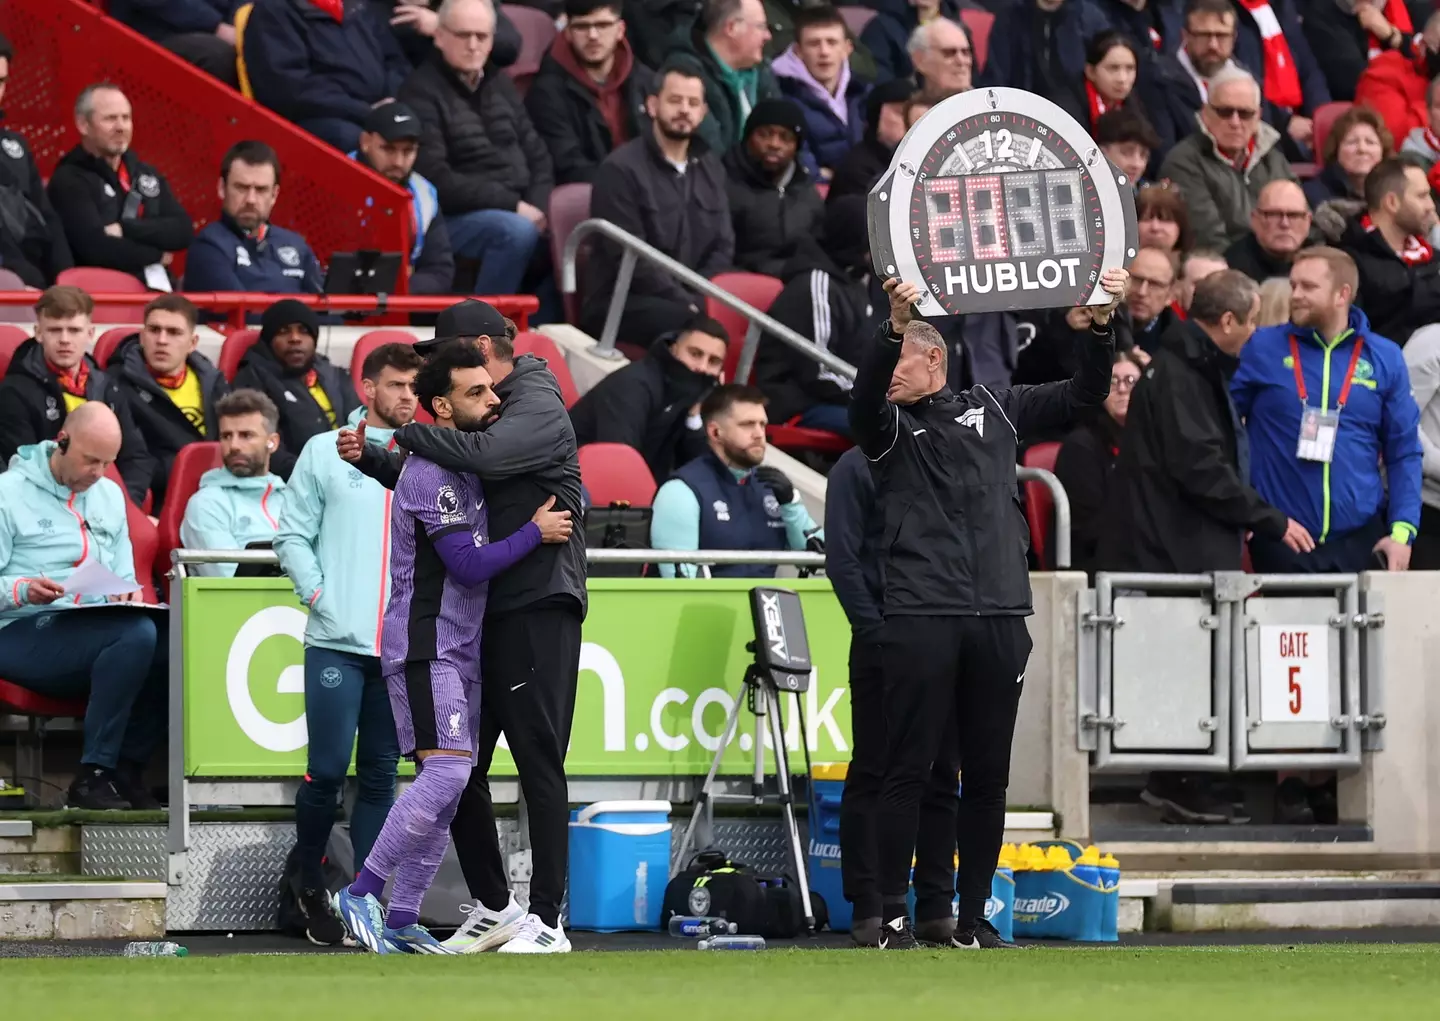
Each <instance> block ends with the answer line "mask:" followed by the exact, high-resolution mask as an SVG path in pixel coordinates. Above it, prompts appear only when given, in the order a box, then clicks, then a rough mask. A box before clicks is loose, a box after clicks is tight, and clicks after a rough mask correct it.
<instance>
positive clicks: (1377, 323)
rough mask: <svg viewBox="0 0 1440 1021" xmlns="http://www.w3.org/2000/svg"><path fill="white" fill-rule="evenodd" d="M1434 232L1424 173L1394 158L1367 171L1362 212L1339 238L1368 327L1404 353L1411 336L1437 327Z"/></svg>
mask: <svg viewBox="0 0 1440 1021" xmlns="http://www.w3.org/2000/svg"><path fill="white" fill-rule="evenodd" d="M1434 227H1435V199H1434V198H1433V196H1432V195H1431V193H1430V182H1429V181H1428V180H1427V179H1426V174H1425V171H1424V169H1422V168H1421V167H1420V166H1418V165H1417V164H1415V163H1411V162H1409V161H1408V160H1406V159H1404V158H1402V157H1397V158H1394V159H1388V160H1385V161H1384V162H1383V163H1381V164H1380V165H1379V166H1377V167H1376V168H1375V169H1374V170H1372V171H1370V176H1369V177H1368V178H1366V179H1365V211H1364V212H1363V213H1361V214H1360V215H1359V216H1357V217H1355V218H1354V219H1353V220H1351V221H1350V222H1349V223H1348V224H1347V225H1346V227H1345V233H1344V234H1343V235H1342V236H1341V238H1340V247H1341V248H1342V249H1344V250H1345V251H1346V252H1348V253H1349V254H1350V255H1351V257H1352V258H1354V260H1355V265H1356V266H1357V267H1359V270H1360V293H1359V299H1360V304H1361V307H1362V308H1363V309H1364V311H1365V314H1366V315H1367V316H1369V317H1370V325H1371V327H1372V328H1373V329H1374V330H1375V332H1376V333H1378V334H1380V335H1381V336H1383V337H1388V338H1389V339H1391V340H1393V341H1394V342H1395V343H1397V344H1399V345H1401V346H1402V347H1403V346H1404V344H1405V342H1406V341H1407V340H1409V339H1410V334H1411V333H1413V332H1414V331H1415V330H1417V329H1419V328H1420V327H1422V326H1427V325H1429V324H1430V323H1434V322H1440V261H1437V260H1436V258H1435V250H1434V249H1433V248H1431V246H1430V243H1429V241H1428V240H1427V239H1428V238H1429V236H1430V231H1431V230H1432V229H1433V228H1434Z"/></svg>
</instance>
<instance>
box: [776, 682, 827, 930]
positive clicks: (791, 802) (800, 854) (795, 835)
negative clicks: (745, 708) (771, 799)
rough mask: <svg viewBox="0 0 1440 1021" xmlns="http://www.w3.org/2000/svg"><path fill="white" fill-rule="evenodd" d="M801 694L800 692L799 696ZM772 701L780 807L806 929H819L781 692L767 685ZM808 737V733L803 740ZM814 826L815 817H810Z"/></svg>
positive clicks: (802, 737) (803, 736) (802, 735)
mask: <svg viewBox="0 0 1440 1021" xmlns="http://www.w3.org/2000/svg"><path fill="white" fill-rule="evenodd" d="M797 697H798V696H797ZM765 698H766V700H767V701H768V702H769V703H770V714H769V715H770V733H771V734H773V735H774V741H775V782H776V784H777V785H778V787H779V789H780V807H781V809H782V810H783V811H784V814H785V829H786V835H787V836H788V837H789V839H790V858H791V860H792V861H793V862H794V864H795V880H796V882H798V883H799V884H800V906H801V907H802V908H803V909H804V911H805V930H806V932H808V933H814V931H815V909H814V907H813V906H812V905H811V903H810V876H809V874H808V872H807V870H806V868H805V852H804V848H802V847H801V846H800V827H799V826H798V825H796V823H795V799H794V797H793V796H792V795H791V793H790V755H789V753H788V752H787V751H786V750H785V725H784V724H783V723H781V722H780V692H779V691H777V690H776V689H774V688H770V687H767V688H766V689H765ZM805 739H806V735H805V734H801V735H800V740H802V741H804V740H805ZM810 823H811V825H812V826H813V825H814V823H815V820H813V819H812V820H810Z"/></svg>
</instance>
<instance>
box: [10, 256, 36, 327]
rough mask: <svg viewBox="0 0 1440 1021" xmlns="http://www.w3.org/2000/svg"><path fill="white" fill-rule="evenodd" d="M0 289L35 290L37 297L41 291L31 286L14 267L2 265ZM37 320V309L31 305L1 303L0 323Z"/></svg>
mask: <svg viewBox="0 0 1440 1021" xmlns="http://www.w3.org/2000/svg"><path fill="white" fill-rule="evenodd" d="M0 291H6V292H10V291H34V293H35V297H37V298H38V297H39V296H40V292H39V291H37V290H35V289H34V288H32V287H30V286H29V285H28V284H26V283H25V281H24V280H21V279H20V275H19V274H18V273H16V272H15V271H14V270H13V269H5V268H3V267H0ZM34 321H35V309H34V308H32V307H31V306H29V305H0V323H33V322H34Z"/></svg>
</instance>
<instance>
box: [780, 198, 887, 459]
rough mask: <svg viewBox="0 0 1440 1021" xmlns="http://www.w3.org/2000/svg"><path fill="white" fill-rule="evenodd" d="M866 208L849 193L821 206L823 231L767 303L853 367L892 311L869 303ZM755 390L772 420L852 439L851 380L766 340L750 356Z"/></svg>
mask: <svg viewBox="0 0 1440 1021" xmlns="http://www.w3.org/2000/svg"><path fill="white" fill-rule="evenodd" d="M865 205H866V200H865V199H864V198H862V197H860V196H858V195H848V196H845V197H844V198H841V199H839V200H837V201H835V202H832V203H830V204H829V206H827V207H826V209H825V219H824V228H823V233H821V236H820V238H819V239H818V241H817V242H812V243H810V244H807V245H803V246H802V247H801V249H800V251H799V252H798V253H797V254H796V256H795V257H794V258H792V259H791V260H790V261H789V263H788V264H787V265H786V266H785V268H784V271H783V272H782V273H781V274H780V276H781V279H782V280H784V281H785V289H784V290H783V291H781V292H780V296H779V297H778V298H776V299H775V303H774V304H773V305H771V306H770V315H771V316H772V317H773V318H774V319H775V320H776V321H777V322H781V323H784V324H785V325H786V326H788V327H790V328H791V329H792V330H794V331H795V332H796V333H799V334H800V335H801V336H802V337H809V338H810V339H811V340H813V341H814V342H815V345H816V346H817V347H819V348H820V349H821V350H824V351H829V352H830V353H831V354H833V355H836V356H837V357H840V358H843V359H845V360H846V361H847V362H849V363H850V364H851V365H857V364H859V360H860V358H861V356H862V354H863V353H864V351H865V350H866V348H867V346H868V344H869V342H870V340H871V339H872V338H873V337H874V336H875V331H876V330H877V329H878V328H879V326H880V322H881V320H883V319H884V318H885V316H886V315H887V314H888V313H889V308H888V307H887V306H886V305H883V304H878V303H875V302H873V301H872V300H871V295H870V258H869V237H868V234H867V232H866V220H865ZM755 385H756V386H758V387H759V388H760V389H761V390H762V391H764V393H765V395H766V396H767V397H769V398H770V416H771V421H773V422H788V421H790V420H791V419H793V418H795V417H796V416H797V415H798V416H799V417H800V421H799V423H798V424H800V425H803V426H806V427H808V428H811V429H828V430H829V431H830V432H834V433H839V434H840V435H842V436H849V435H850V423H849V421H848V419H847V416H848V409H849V406H850V380H849V379H846V378H845V377H844V376H840V375H837V374H835V373H833V372H831V371H830V370H829V369H827V368H825V366H823V365H821V364H820V363H819V362H817V361H814V360H812V359H810V358H806V357H805V356H804V355H802V354H801V353H800V352H798V351H794V350H792V349H791V348H790V347H788V346H787V345H785V344H782V343H781V342H780V341H778V340H776V339H775V338H774V337H771V336H768V335H762V336H761V338H760V347H759V349H758V350H757V351H756V353H755Z"/></svg>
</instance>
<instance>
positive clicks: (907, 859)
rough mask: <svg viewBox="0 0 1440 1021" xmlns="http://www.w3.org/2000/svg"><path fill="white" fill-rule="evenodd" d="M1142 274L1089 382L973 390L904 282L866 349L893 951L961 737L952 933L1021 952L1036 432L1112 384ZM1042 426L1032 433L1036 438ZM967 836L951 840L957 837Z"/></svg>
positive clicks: (864, 416) (883, 935) (861, 396)
mask: <svg viewBox="0 0 1440 1021" xmlns="http://www.w3.org/2000/svg"><path fill="white" fill-rule="evenodd" d="M1126 277H1127V274H1126V272H1125V271H1124V270H1123V269H1108V270H1106V271H1105V272H1104V273H1103V274H1102V275H1101V278H1100V282H1101V287H1102V288H1103V290H1104V291H1105V293H1106V294H1108V295H1109V296H1110V301H1109V303H1107V304H1105V305H1100V306H1094V307H1092V308H1090V310H1089V313H1090V317H1091V320H1092V322H1091V325H1090V329H1089V334H1090V335H1089V336H1088V337H1086V338H1085V341H1084V343H1083V344H1082V345H1081V347H1082V351H1081V352H1080V365H1079V368H1078V370H1077V371H1076V373H1075V377H1074V378H1073V379H1069V380H1066V381H1064V382H1059V383H1046V384H1042V385H1040V386H1016V387H1008V388H998V389H996V390H993V391H992V390H991V389H990V388H989V387H987V386H985V385H983V384H977V385H976V386H974V387H971V388H970V389H969V390H966V391H964V392H962V393H959V394H957V393H955V392H953V391H952V390H951V389H950V388H949V387H948V386H947V385H946V368H947V367H946V364H945V363H946V349H945V342H944V340H943V339H942V338H941V336H940V334H939V332H938V331H937V330H936V329H935V328H934V327H933V326H931V325H930V324H929V323H926V322H923V321H920V320H918V319H916V318H915V310H914V307H913V304H914V302H915V301H916V299H917V298H918V297H919V295H920V288H919V286H918V285H916V284H914V283H909V282H902V281H901V280H900V279H899V278H898V277H896V278H893V279H891V280H888V281H886V283H885V290H886V291H887V292H888V293H889V296H890V319H889V321H887V322H885V323H883V324H882V325H881V328H880V330H879V331H878V335H877V336H876V337H875V338H873V339H872V340H871V342H870V346H869V351H867V352H866V356H865V358H864V359H863V360H862V361H861V363H860V367H859V372H858V374H857V375H856V378H855V388H854V390H853V392H852V394H851V401H850V427H851V430H852V432H853V433H854V436H855V440H856V443H857V445H858V446H859V447H860V449H861V450H862V451H864V452H865V456H866V457H868V458H869V459H870V470H871V472H872V473H873V474H874V477H875V492H876V505H875V512H874V513H875V515H876V521H875V525H874V527H873V529H872V530H871V532H870V533H869V534H871V535H873V536H874V537H875V541H874V543H873V548H872V549H871V551H870V553H869V555H870V556H872V557H874V558H876V560H877V562H878V564H879V568H880V573H879V577H880V578H881V579H882V581H881V596H880V608H881V614H882V616H883V619H884V624H883V626H882V629H881V633H880V635H879V639H878V640H879V642H880V645H881V648H882V653H883V658H884V666H883V680H882V686H883V692H884V699H885V707H886V713H885V715H886V720H885V747H886V749H887V753H886V755H887V760H888V761H887V762H886V764H885V779H884V783H883V785H882V788H881V792H880V802H879V809H878V811H877V813H876V829H877V831H878V833H879V857H878V867H879V893H880V899H881V907H882V914H881V918H882V920H883V923H884V924H883V925H882V926H881V930H880V943H879V946H880V948H881V949H882V950H884V949H889V950H901V949H909V948H913V947H915V946H917V945H918V943H917V940H916V938H915V932H914V929H913V928H912V926H911V924H910V918H909V912H908V910H907V908H906V903H905V901H906V894H907V892H908V890H909V886H910V870H911V863H912V862H914V861H916V860H920V859H924V858H927V857H929V855H930V854H932V853H933V851H931V850H930V849H920V848H917V846H916V837H917V829H918V823H919V811H920V802H921V795H922V792H923V791H924V789H925V787H926V784H927V783H929V782H930V778H931V773H932V768H933V764H934V763H935V762H936V761H937V760H939V759H940V758H941V755H942V752H943V751H944V749H945V748H946V746H947V740H946V738H947V732H948V733H950V734H953V735H954V737H955V739H956V742H957V746H958V749H959V755H960V761H961V763H962V764H963V767H964V773H965V781H964V784H963V785H962V787H961V792H960V814H959V819H958V847H959V859H960V863H959V868H958V870H957V873H956V892H957V894H958V895H959V898H960V904H959V912H958V914H957V915H956V925H955V933H954V935H953V936H952V937H951V944H952V945H953V946H955V947H957V948H960V949H979V948H987V949H988V948H994V949H1009V948H1013V947H1014V946H1015V944H1013V943H1010V942H1008V941H1006V940H1004V939H1002V938H1001V937H1000V934H999V933H998V932H996V930H995V928H994V926H992V925H991V924H990V923H989V922H987V921H986V920H985V918H984V914H985V902H986V901H987V900H988V899H989V896H990V882H991V879H992V878H993V877H994V874H995V859H996V856H997V855H998V854H999V853H1000V843H1001V839H1002V837H1003V834H1004V829H1005V789H1006V786H1007V785H1008V784H1009V776H1010V745H1011V742H1012V740H1013V738H1014V733H1015V717H1016V712H1017V710H1018V709H1019V705H1020V690H1021V688H1022V686H1023V685H1022V683H1021V682H1023V681H1024V679H1025V668H1026V664H1027V663H1028V661H1029V658H1030V649H1031V642H1030V635H1029V633H1028V631H1027V630H1026V626H1025V617H1027V616H1029V615H1030V613H1031V612H1032V610H1031V595H1030V575H1029V571H1028V568H1027V565H1026V561H1025V552H1026V549H1027V547H1028V545H1029V528H1028V526H1027V525H1026V524H1025V516H1024V515H1023V514H1022V513H1021V511H1020V505H1019V499H1018V497H1017V495H1016V492H1017V488H1016V487H1017V485H1018V483H1017V482H1016V475H1015V470H1016V469H1015V462H1016V456H1017V454H1018V453H1019V446H1020V443H1021V442H1022V440H1023V439H1026V438H1028V437H1029V436H1030V435H1031V434H1033V433H1035V432H1038V431H1045V430H1053V429H1056V428H1058V427H1062V426H1064V425H1067V424H1069V423H1070V422H1072V421H1073V420H1074V419H1075V417H1076V415H1077V414H1078V413H1079V412H1080V411H1082V410H1083V409H1086V408H1093V407H1096V406H1098V405H1100V404H1101V403H1102V402H1103V401H1104V400H1105V396H1106V394H1107V393H1108V392H1109V389H1110V365H1111V361H1112V359H1113V357H1114V350H1115V339H1114V336H1113V334H1112V333H1111V331H1110V326H1109V323H1110V319H1111V317H1112V316H1113V315H1114V313H1115V308H1116V306H1117V305H1118V304H1119V303H1120V301H1121V300H1123V298H1124V296H1125V284H1126ZM1022 433H1023V434H1024V436H1023V437H1022V435H1021V434H1022ZM945 838H946V839H947V840H948V839H949V834H946V835H945Z"/></svg>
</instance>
